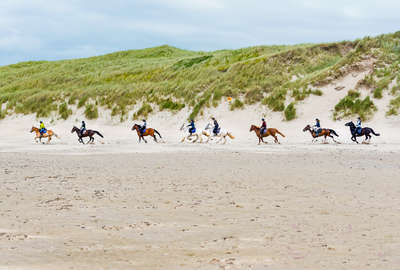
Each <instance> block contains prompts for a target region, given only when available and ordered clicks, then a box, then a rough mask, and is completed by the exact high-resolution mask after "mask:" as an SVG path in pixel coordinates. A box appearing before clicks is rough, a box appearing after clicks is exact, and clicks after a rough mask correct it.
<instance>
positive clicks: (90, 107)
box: [85, 104, 99, 119]
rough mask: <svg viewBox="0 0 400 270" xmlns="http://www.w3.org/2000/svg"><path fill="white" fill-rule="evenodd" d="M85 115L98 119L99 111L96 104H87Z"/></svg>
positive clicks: (88, 117)
mask: <svg viewBox="0 0 400 270" xmlns="http://www.w3.org/2000/svg"><path fill="white" fill-rule="evenodd" d="M85 116H86V118H87V119H97V118H98V117H99V111H98V110H97V106H96V105H95V104H86V106H85Z"/></svg>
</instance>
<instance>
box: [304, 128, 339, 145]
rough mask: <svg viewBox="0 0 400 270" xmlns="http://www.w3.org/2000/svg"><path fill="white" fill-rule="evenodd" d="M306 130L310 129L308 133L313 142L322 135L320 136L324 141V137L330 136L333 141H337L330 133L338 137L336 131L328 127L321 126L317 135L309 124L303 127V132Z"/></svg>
mask: <svg viewBox="0 0 400 270" xmlns="http://www.w3.org/2000/svg"><path fill="white" fill-rule="evenodd" d="M306 131H310V134H311V136H312V137H313V140H312V142H314V141H315V139H317V138H318V137H322V136H324V138H325V142H326V137H330V138H332V140H333V141H334V142H337V141H335V138H334V137H333V136H332V135H331V134H333V135H335V136H336V137H339V135H338V134H337V133H336V131H334V130H333V129H329V128H321V131H320V132H319V133H318V136H317V133H316V132H315V130H313V129H312V128H311V126H310V125H307V126H306V127H305V128H303V132H306Z"/></svg>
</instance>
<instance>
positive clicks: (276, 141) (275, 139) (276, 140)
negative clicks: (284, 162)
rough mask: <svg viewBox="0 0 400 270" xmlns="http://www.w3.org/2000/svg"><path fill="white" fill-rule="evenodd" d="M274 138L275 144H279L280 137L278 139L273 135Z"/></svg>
mask: <svg viewBox="0 0 400 270" xmlns="http://www.w3.org/2000/svg"><path fill="white" fill-rule="evenodd" d="M273 136H274V142H275V143H279V141H278V137H277V136H276V135H273Z"/></svg>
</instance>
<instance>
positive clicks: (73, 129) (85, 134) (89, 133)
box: [71, 126, 104, 144]
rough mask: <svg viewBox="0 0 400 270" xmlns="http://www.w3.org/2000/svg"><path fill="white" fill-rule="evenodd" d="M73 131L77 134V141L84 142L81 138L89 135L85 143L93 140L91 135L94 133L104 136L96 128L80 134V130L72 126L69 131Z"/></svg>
mask: <svg viewBox="0 0 400 270" xmlns="http://www.w3.org/2000/svg"><path fill="white" fill-rule="evenodd" d="M74 132H76V135H78V142H80V143H83V144H85V142H84V141H83V140H82V138H83V137H89V138H90V139H89V141H88V142H87V143H91V142H94V138H93V136H94V135H95V134H97V135H99V136H100V137H102V138H104V137H103V135H101V133H100V132H98V131H96V130H91V129H88V130H86V131H85V133H83V134H81V130H80V129H79V128H77V127H75V126H74V127H73V128H72V130H71V133H74Z"/></svg>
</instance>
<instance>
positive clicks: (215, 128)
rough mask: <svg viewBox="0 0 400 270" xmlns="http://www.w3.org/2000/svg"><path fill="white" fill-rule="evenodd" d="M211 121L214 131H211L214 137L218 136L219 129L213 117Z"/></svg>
mask: <svg viewBox="0 0 400 270" xmlns="http://www.w3.org/2000/svg"><path fill="white" fill-rule="evenodd" d="M211 119H212V120H213V121H214V129H213V133H214V135H215V136H216V135H218V133H219V131H220V128H219V124H218V122H217V120H216V119H215V118H214V117H211Z"/></svg>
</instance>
